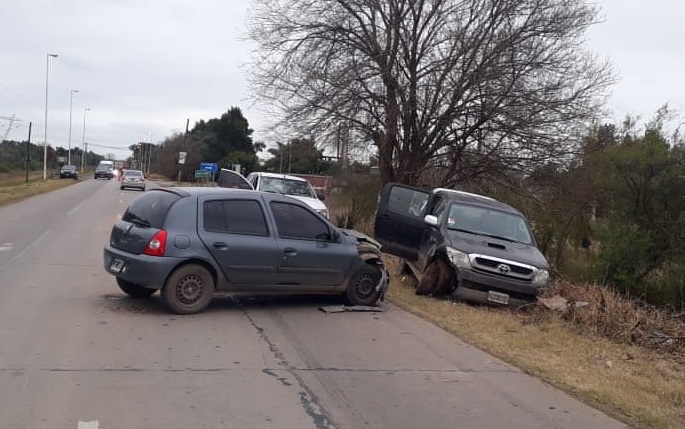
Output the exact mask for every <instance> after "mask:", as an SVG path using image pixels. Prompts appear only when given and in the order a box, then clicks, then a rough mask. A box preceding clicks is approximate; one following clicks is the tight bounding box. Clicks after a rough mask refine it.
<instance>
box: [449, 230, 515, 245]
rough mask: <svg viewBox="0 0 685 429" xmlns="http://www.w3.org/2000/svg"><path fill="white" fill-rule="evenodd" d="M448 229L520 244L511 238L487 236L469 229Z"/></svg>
mask: <svg viewBox="0 0 685 429" xmlns="http://www.w3.org/2000/svg"><path fill="white" fill-rule="evenodd" d="M448 229H450V230H451V231H459V232H465V233H467V234H473V235H480V236H483V237H490V238H496V239H498V240H504V241H510V242H512V243H518V241H516V240H512V239H511V238H507V237H502V236H499V235H495V234H486V233H484V232H476V231H469V230H468V229H461V228H448Z"/></svg>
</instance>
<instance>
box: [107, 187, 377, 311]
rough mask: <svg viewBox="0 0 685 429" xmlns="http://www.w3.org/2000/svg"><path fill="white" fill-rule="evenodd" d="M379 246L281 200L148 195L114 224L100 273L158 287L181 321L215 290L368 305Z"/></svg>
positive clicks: (125, 284) (220, 193)
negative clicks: (337, 298) (328, 298)
mask: <svg viewBox="0 0 685 429" xmlns="http://www.w3.org/2000/svg"><path fill="white" fill-rule="evenodd" d="M380 247H381V246H380V244H379V243H378V242H376V241H375V240H374V239H372V238H370V237H368V236H366V235H364V234H362V233H360V232H357V231H351V230H343V229H338V228H336V227H335V226H334V225H332V224H331V223H330V222H328V221H327V220H326V219H325V218H324V217H323V216H321V215H320V214H318V213H316V212H315V211H313V210H312V209H311V208H309V207H308V206H307V205H306V204H304V203H302V202H300V201H298V200H296V199H294V198H290V197H287V196H283V195H278V194H272V193H262V192H258V191H251V190H241V189H229V188H208V187H196V188H193V187H189V188H185V187H183V188H166V189H152V190H150V191H148V192H146V193H145V194H142V195H141V196H139V197H138V198H136V199H135V200H134V201H132V202H131V204H130V205H129V207H128V208H127V209H126V212H125V213H124V214H123V216H122V218H121V220H119V221H117V222H116V224H115V225H114V226H113V227H112V231H111V233H110V242H109V244H107V245H106V246H105V248H104V267H105V270H106V271H107V272H109V273H110V274H112V275H114V276H115V277H116V280H117V283H118V285H119V287H120V288H121V289H122V290H123V291H124V292H125V293H126V294H128V295H130V296H132V297H136V298H143V297H149V296H151V295H152V294H154V293H155V291H157V290H161V295H162V298H163V300H164V302H165V303H166V305H167V306H168V307H169V308H170V309H171V310H172V311H174V312H175V313H178V314H192V313H197V312H200V311H202V310H203V309H204V308H205V307H206V306H207V305H209V303H210V301H211V300H212V297H213V295H214V292H215V291H226V292H232V293H246V294H262V293H268V294H274V293H276V294H281V293H282V294H293V293H297V294H337V295H340V296H341V297H342V298H344V300H345V302H347V303H349V304H352V305H374V304H375V303H376V302H377V301H378V300H379V299H382V297H383V294H384V293H385V290H386V289H387V286H388V273H387V270H386V269H385V267H384V265H383V262H382V259H381V254H380Z"/></svg>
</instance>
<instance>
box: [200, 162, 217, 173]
mask: <svg viewBox="0 0 685 429" xmlns="http://www.w3.org/2000/svg"><path fill="white" fill-rule="evenodd" d="M200 170H205V171H211V172H212V173H216V172H217V171H219V165H218V164H216V163H214V162H201V163H200Z"/></svg>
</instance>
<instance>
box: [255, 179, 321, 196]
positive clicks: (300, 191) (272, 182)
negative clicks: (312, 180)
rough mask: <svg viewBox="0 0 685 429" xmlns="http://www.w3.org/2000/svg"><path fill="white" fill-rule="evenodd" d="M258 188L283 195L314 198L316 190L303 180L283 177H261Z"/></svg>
mask: <svg viewBox="0 0 685 429" xmlns="http://www.w3.org/2000/svg"><path fill="white" fill-rule="evenodd" d="M259 190H260V191H264V192H275V193H278V194H285V195H296V196H299V197H310V198H316V192H314V188H312V185H310V184H309V182H307V181H304V180H293V179H286V178H283V177H262V180H261V181H260V182H259Z"/></svg>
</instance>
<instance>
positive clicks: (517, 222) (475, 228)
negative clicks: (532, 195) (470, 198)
mask: <svg viewBox="0 0 685 429" xmlns="http://www.w3.org/2000/svg"><path fill="white" fill-rule="evenodd" d="M447 228H448V229H451V230H458V231H465V232H470V233H472V234H480V235H487V236H491V237H497V238H502V239H505V240H509V241H517V242H520V243H526V244H532V242H533V240H532V236H531V234H530V230H529V229H528V225H527V224H526V221H525V220H524V219H523V218H522V217H521V216H518V215H516V214H514V213H507V212H503V211H499V210H494V209H489V208H485V207H478V206H471V205H467V204H459V203H454V204H452V205H451V206H450V210H449V213H448V216H447Z"/></svg>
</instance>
